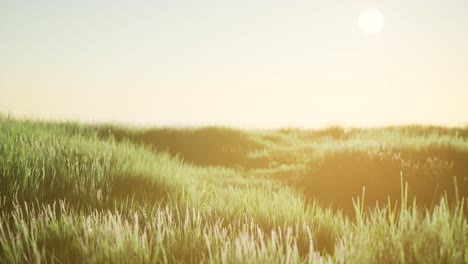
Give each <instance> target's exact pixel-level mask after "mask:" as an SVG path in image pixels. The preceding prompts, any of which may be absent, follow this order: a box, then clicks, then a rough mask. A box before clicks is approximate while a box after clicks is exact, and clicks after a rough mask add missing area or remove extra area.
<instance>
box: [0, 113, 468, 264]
mask: <svg viewBox="0 0 468 264" xmlns="http://www.w3.org/2000/svg"><path fill="white" fill-rule="evenodd" d="M467 198H468V128H444V127H420V126H411V127H386V128H374V129H343V128H340V127H332V128H329V129H325V130H296V129H285V130H275V131H239V130H233V129H228V128H200V129H166V128H161V129H159V128H154V129H135V128H127V127H122V126H115V125H85V124H79V123H50V122H49V123H48V122H40V121H30V120H15V119H11V118H9V117H6V116H2V117H0V263H25V262H28V263H29V262H30V263H39V262H47V263H49V262H50V263H55V262H56V263H159V262H160V263H178V262H180V263H199V262H203V263H219V262H221V263H239V262H241V263H468V221H467V220H468V218H467V216H468V205H467V201H466V199H467Z"/></svg>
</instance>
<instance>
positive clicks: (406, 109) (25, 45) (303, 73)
mask: <svg viewBox="0 0 468 264" xmlns="http://www.w3.org/2000/svg"><path fill="white" fill-rule="evenodd" d="M370 7H375V8H378V9H379V10H380V11H381V12H382V13H383V14H384V16H385V26H384V29H383V31H382V32H380V33H378V34H374V35H369V34H364V33H362V32H361V31H360V30H359V28H358V17H359V15H360V13H361V12H362V11H363V10H365V9H366V8H370ZM467 13H468V1H467V0H424V1H423V0H411V1H408V0H391V1H390V0H387V1H377V0H374V1H370V0H369V1H360V0H353V1H343V0H339V1H338V0H327V1H314V0H307V1H294V0H288V1H286V0H283V1H275V0H270V1H267V0H264V1H258V0H236V1H220V0H210V1H207V0H192V1H188V0H186V1H181V0H159V1H137V0H132V1H130V0H129V1H115V0H113V1H104V0H99V1H98V0H89V1H88V0H80V1H71V0H68V1H67V0H60V1H59V0H57V1H52V0H41V1H37V0H29V1H26V0H0V112H3V113H7V112H10V113H12V114H14V115H16V116H32V117H40V118H44V119H73V120H81V121H92V122H100V121H117V122H123V123H133V124H144V125H159V126H163V125H228V126H235V127H254V128H260V127H280V126H295V127H317V126H327V125H334V124H343V125H353V126H364V125H386V124H408V123H418V124H444V125H465V124H468V15H467Z"/></svg>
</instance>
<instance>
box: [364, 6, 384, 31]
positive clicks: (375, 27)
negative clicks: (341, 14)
mask: <svg viewBox="0 0 468 264" xmlns="http://www.w3.org/2000/svg"><path fill="white" fill-rule="evenodd" d="M358 24H359V29H360V30H361V31H362V32H364V33H368V34H376V33H379V32H380V31H382V29H383V26H384V15H383V14H382V12H380V11H379V10H378V9H376V8H369V9H366V10H364V11H363V12H362V13H361V15H360V16H359V22H358Z"/></svg>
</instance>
